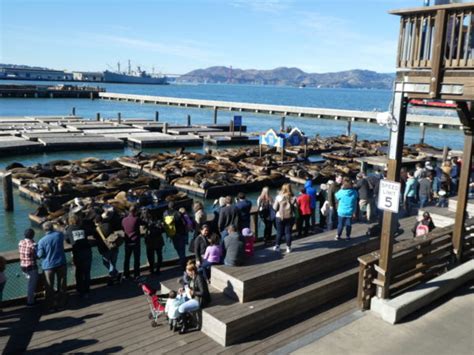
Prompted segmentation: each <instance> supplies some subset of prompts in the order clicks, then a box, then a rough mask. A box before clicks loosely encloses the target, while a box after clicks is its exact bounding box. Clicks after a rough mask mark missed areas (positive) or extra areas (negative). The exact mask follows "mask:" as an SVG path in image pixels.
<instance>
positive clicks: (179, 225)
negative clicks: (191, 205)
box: [163, 201, 187, 270]
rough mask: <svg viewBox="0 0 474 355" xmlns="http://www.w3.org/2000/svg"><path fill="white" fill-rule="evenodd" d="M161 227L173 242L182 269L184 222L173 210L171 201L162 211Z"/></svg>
mask: <svg viewBox="0 0 474 355" xmlns="http://www.w3.org/2000/svg"><path fill="white" fill-rule="evenodd" d="M163 228H164V230H165V232H166V235H167V236H168V238H169V239H171V241H172V242H173V247H174V249H175V250H176V253H177V254H178V257H179V264H180V265H181V267H182V268H183V270H184V269H185V268H186V235H187V232H186V224H185V221H184V220H183V218H182V215H181V214H180V213H179V212H178V211H176V210H175V208H174V202H173V201H170V202H169V203H168V209H167V210H166V211H165V212H164V213H163Z"/></svg>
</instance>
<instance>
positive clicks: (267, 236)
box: [257, 186, 275, 245]
mask: <svg viewBox="0 0 474 355" xmlns="http://www.w3.org/2000/svg"><path fill="white" fill-rule="evenodd" d="M257 207H258V216H259V217H260V219H261V220H262V222H263V224H264V229H263V240H264V243H265V245H270V244H271V239H272V229H273V223H274V221H275V211H274V210H273V198H272V197H271V196H270V193H269V188H268V186H265V187H264V188H263V189H262V192H261V193H260V196H258V198H257Z"/></svg>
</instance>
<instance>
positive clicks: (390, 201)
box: [377, 180, 401, 213]
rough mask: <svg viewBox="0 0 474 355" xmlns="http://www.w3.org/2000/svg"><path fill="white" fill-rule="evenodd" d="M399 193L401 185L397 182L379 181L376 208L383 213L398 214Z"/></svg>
mask: <svg viewBox="0 0 474 355" xmlns="http://www.w3.org/2000/svg"><path fill="white" fill-rule="evenodd" d="M400 191H401V185H400V183H399V182H395V181H389V180H380V188H379V200H378V202H377V207H378V208H379V209H381V210H384V211H390V212H393V213H398V211H399V209H400Z"/></svg>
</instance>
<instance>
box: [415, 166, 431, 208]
mask: <svg viewBox="0 0 474 355" xmlns="http://www.w3.org/2000/svg"><path fill="white" fill-rule="evenodd" d="M418 185H419V188H418V200H419V201H420V209H421V208H425V207H426V206H427V205H428V203H429V202H431V200H432V199H433V183H432V181H431V179H430V175H427V173H426V172H425V173H422V174H421V177H420V180H419V181H418Z"/></svg>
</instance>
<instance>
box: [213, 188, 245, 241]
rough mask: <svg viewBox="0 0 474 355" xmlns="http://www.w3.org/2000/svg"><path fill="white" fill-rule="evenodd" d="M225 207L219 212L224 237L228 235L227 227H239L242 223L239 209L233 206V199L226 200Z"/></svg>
mask: <svg viewBox="0 0 474 355" xmlns="http://www.w3.org/2000/svg"><path fill="white" fill-rule="evenodd" d="M225 203H226V205H225V207H223V208H221V210H220V212H219V222H218V227H219V232H220V233H221V235H222V236H224V235H226V234H227V231H226V229H227V227H229V226H230V225H234V226H238V225H239V221H240V214H239V210H238V208H237V207H235V206H234V205H233V204H232V197H231V196H227V197H226V198H225Z"/></svg>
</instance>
